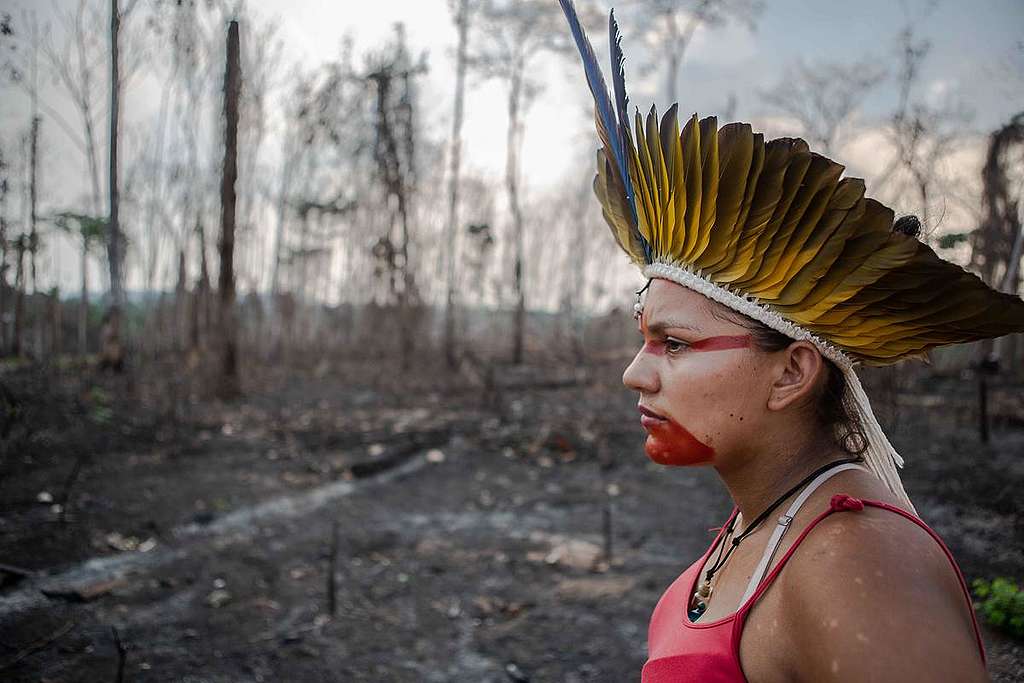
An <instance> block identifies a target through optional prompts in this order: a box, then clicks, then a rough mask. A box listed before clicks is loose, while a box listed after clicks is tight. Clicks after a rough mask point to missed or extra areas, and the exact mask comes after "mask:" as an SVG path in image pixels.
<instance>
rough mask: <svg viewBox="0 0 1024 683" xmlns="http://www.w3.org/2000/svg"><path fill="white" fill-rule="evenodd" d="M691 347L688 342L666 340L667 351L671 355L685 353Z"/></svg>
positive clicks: (669, 338)
mask: <svg viewBox="0 0 1024 683" xmlns="http://www.w3.org/2000/svg"><path fill="white" fill-rule="evenodd" d="M689 346H690V345H689V344H687V343H686V342H684V341H680V340H678V339H672V338H671V337H668V338H666V339H665V350H666V351H668V352H669V353H679V352H680V351H685V350H686V349H687V348H688V347H689Z"/></svg>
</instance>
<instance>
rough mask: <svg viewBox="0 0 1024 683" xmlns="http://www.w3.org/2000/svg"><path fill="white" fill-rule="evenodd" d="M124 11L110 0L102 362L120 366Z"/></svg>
mask: <svg viewBox="0 0 1024 683" xmlns="http://www.w3.org/2000/svg"><path fill="white" fill-rule="evenodd" d="M120 30H121V12H120V9H119V7H118V0H110V146H109V176H108V181H109V190H108V196H109V199H110V218H109V219H108V221H107V263H108V266H109V268H110V302H109V305H108V309H107V315H106V316H105V325H104V335H103V336H104V344H103V350H102V353H103V357H102V361H101V362H102V365H103V366H104V367H109V368H115V369H118V368H121V367H122V366H123V364H124V346H123V344H122V343H121V312H122V310H123V308H124V281H123V278H122V275H123V274H122V264H123V259H124V256H123V253H122V252H123V249H122V245H121V242H122V236H121V225H120V220H119V211H120V195H119V188H118V158H117V143H118V139H119V129H118V124H119V121H118V119H119V116H120V107H121V101H120V96H121V76H120V37H119V33H120Z"/></svg>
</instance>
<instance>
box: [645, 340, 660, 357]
mask: <svg viewBox="0 0 1024 683" xmlns="http://www.w3.org/2000/svg"><path fill="white" fill-rule="evenodd" d="M641 350H642V351H644V352H645V353H649V354H651V355H654V356H664V355H665V345H664V344H660V343H655V342H647V343H646V344H644V348H643V349H641Z"/></svg>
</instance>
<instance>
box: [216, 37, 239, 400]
mask: <svg viewBox="0 0 1024 683" xmlns="http://www.w3.org/2000/svg"><path fill="white" fill-rule="evenodd" d="M238 43H239V39H238V22H237V21H232V22H231V23H230V24H228V46H227V68H226V70H225V74H224V120H225V127H224V172H223V175H222V176H221V183H220V205H221V214H220V245H219V247H220V277H219V283H218V284H219V287H220V309H219V318H220V320H219V323H220V324H219V328H220V329H219V332H220V334H219V335H218V337H219V341H220V347H221V348H220V351H221V354H220V355H221V368H220V383H219V390H218V393H219V394H220V396H221V398H233V397H235V396H237V395H238V393H239V385H238V320H237V312H236V311H235V273H234V252H235V201H236V197H235V182H236V181H237V180H238V97H239V94H240V92H241V88H242V65H241V58H240V56H239V44H238Z"/></svg>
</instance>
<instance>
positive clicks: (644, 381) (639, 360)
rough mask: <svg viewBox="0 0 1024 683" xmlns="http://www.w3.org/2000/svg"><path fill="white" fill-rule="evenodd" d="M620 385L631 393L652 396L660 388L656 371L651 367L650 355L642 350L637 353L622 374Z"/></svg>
mask: <svg viewBox="0 0 1024 683" xmlns="http://www.w3.org/2000/svg"><path fill="white" fill-rule="evenodd" d="M622 383H623V384H625V385H626V386H627V387H629V388H630V389H632V390H633V391H639V392H641V393H644V394H653V393H655V392H656V391H658V389H660V388H661V385H660V382H659V380H658V373H657V370H656V369H655V368H654V367H653V363H652V362H651V359H650V354H648V353H644V350H643V349H640V350H639V351H637V354H636V356H635V357H634V358H633V362H632V363H630V364H629V365H628V366H627V367H626V370H625V372H623V373H622Z"/></svg>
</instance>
